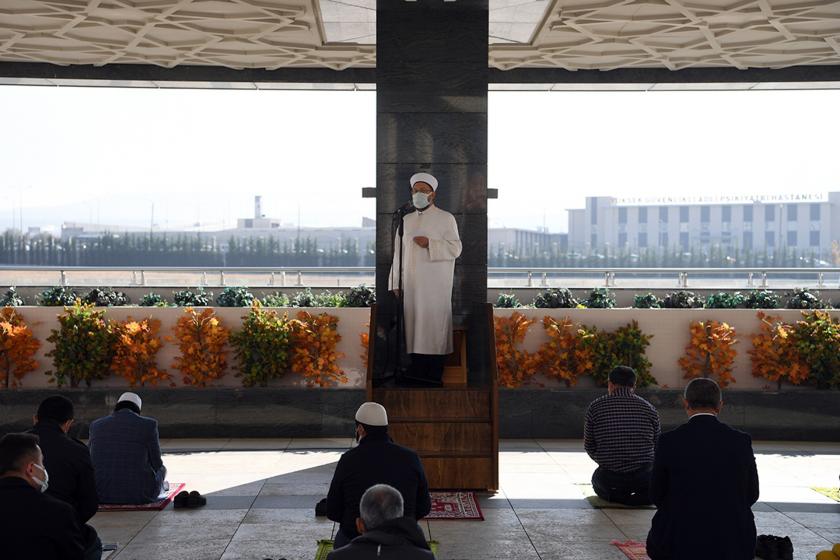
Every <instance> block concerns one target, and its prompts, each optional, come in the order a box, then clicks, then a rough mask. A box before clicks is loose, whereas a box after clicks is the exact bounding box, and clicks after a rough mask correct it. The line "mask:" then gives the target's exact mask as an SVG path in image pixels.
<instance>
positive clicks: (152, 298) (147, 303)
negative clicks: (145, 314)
mask: <svg viewBox="0 0 840 560" xmlns="http://www.w3.org/2000/svg"><path fill="white" fill-rule="evenodd" d="M140 306H141V307H169V302H167V301H166V298H165V297H163V296H162V295H160V294H157V293H155V292H149V293H148V294H146V295H144V296H143V297H142V298H141V299H140Z"/></svg>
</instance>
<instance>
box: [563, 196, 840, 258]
mask: <svg viewBox="0 0 840 560" xmlns="http://www.w3.org/2000/svg"><path fill="white" fill-rule="evenodd" d="M837 239H840V192H830V193H828V194H813V193H800V194H787V195H758V196H740V195H737V196H736V195H733V196H718V197H711V196H700V197H695V196H686V197H682V196H673V197H659V198H615V197H608V196H593V197H587V198H586V207H585V208H582V209H575V210H569V248H570V249H571V250H577V251H598V250H604V249H605V248H606V249H609V250H616V251H622V250H628V251H632V252H637V251H643V250H645V249H649V248H653V249H658V250H678V251H685V252H688V251H692V250H697V249H699V250H701V251H706V250H708V249H710V248H711V247H714V246H718V247H721V248H723V249H725V250H732V251H734V250H740V251H752V252H764V251H767V252H768V253H771V254H772V253H774V252H776V251H778V250H796V251H798V252H800V253H802V252H805V253H807V252H813V253H815V254H818V255H827V254H829V253H830V252H831V244H832V241H833V240H837Z"/></svg>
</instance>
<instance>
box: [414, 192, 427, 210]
mask: <svg viewBox="0 0 840 560" xmlns="http://www.w3.org/2000/svg"><path fill="white" fill-rule="evenodd" d="M411 203H412V204H413V205H414V207H415V208H417V209H418V210H422V209H423V208H425V207H426V206H428V205H429V195H427V194H426V193H422V192H416V193H414V194H413V195H411Z"/></svg>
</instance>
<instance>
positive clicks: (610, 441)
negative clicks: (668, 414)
mask: <svg viewBox="0 0 840 560" xmlns="http://www.w3.org/2000/svg"><path fill="white" fill-rule="evenodd" d="M635 387H636V372H635V371H633V368H630V367H627V366H618V367H616V368H614V369H613V370H612V371H611V372H610V376H609V381H608V382H607V394H606V395H604V396H602V397H599V398H597V399H595V400H594V401H593V402H592V404H591V405H589V409H588V410H587V411H586V423H585V424H584V426H583V447H584V448H585V449H586V453H587V454H588V455H589V456H590V457H591V458H592V460H593V461H595V462H596V463H598V468H597V469H596V470H595V473H594V474H593V475H592V488H593V489H594V490H595V493H596V494H597V495H598V496H599V497H601V498H602V499H604V500H607V501H608V502H615V503H619V504H624V505H628V506H638V505H646V504H649V503H651V502H650V497H649V488H650V472H651V468H652V466H653V450H654V448H655V447H656V440H657V439H658V438H659V434H660V427H659V413H657V412H656V409H655V408H654V407H653V405H652V404H650V403H649V402H647V401H646V400H645V399H643V398H642V397H640V396H639V395H637V394H636V393H635V390H634V389H635Z"/></svg>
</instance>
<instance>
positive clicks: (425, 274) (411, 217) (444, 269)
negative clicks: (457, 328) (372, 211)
mask: <svg viewBox="0 0 840 560" xmlns="http://www.w3.org/2000/svg"><path fill="white" fill-rule="evenodd" d="M409 183H410V184H411V202H412V204H413V206H414V208H415V209H416V212H413V213H411V214H408V215H407V216H405V217H404V218H403V220H404V228H403V235H402V238H400V235H399V232H398V233H397V237H396V240H395V241H394V261H393V264H392V265H391V275H390V279H389V282H388V289H389V290H391V291H392V292H394V294H395V295H397V296H398V297H399V296H400V295H402V296H403V314H404V315H403V316H404V318H405V345H406V351H407V352H408V354H409V355H410V357H411V367H410V369H409V372H408V377H409V380H410V381H419V382H422V383H426V384H429V385H433V386H440V384H441V379H442V378H443V366H444V361H445V359H446V356H447V355H448V354H451V353H452V282H453V277H454V274H455V259H457V258H458V257H459V256H460V255H461V239H460V237H459V236H458V225H457V224H456V223H455V217H454V216H453V215H452V214H450V213H449V212H446V211H445V210H441V209H440V208H438V207H437V206H435V197H436V194H437V188H438V181H437V179H435V177H434V176H432V175H430V174H428V173H415V174H414V175H412V176H411V179H409ZM403 243H404V245H402V244H403ZM401 249H402V271H400V252H401ZM400 272H402V294H400V276H401V274H400Z"/></svg>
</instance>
